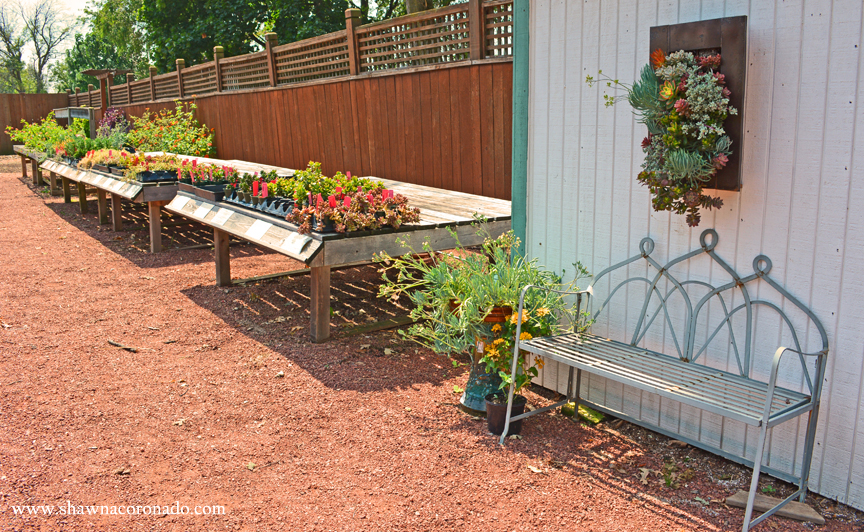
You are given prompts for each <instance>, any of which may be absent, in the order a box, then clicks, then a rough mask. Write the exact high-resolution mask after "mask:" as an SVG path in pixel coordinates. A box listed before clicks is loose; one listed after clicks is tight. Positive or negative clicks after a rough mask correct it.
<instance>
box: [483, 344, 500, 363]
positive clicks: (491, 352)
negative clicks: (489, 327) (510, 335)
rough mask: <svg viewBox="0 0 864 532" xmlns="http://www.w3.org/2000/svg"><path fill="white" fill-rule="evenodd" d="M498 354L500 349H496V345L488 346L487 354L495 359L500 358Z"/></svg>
mask: <svg viewBox="0 0 864 532" xmlns="http://www.w3.org/2000/svg"><path fill="white" fill-rule="evenodd" d="M498 355H499V353H498V349H496V348H495V347H491V346H490V347H488V348H486V356H488V357H489V358H491V359H493V360H494V359H496V358H498Z"/></svg>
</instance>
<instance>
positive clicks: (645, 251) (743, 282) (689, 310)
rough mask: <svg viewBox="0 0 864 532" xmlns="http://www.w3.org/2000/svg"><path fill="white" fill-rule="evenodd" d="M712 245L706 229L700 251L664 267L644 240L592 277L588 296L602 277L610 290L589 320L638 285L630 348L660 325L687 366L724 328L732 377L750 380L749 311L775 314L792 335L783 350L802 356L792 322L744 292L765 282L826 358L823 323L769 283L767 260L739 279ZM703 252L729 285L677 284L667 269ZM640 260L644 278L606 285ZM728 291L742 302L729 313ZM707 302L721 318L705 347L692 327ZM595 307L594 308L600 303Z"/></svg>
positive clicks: (778, 308) (758, 259) (780, 310)
mask: <svg viewBox="0 0 864 532" xmlns="http://www.w3.org/2000/svg"><path fill="white" fill-rule="evenodd" d="M717 241H718V237H717V232H716V231H715V230H714V229H707V230H705V231H703V232H702V234H701V235H700V236H699V242H700V244H701V248H698V249H694V250H692V251H690V252H688V253H685V254H684V255H681V256H680V257H678V258H675V259H672V260H670V261H668V262H666V263H665V264H660V263H659V262H657V261H656V260H655V259H654V258H653V257H652V256H651V253H652V252H653V251H654V241H653V240H652V239H651V238H649V237H646V238H643V239H642V241H641V242H640V243H639V251H640V252H639V254H637V255H634V256H632V257H630V258H629V259H627V260H624V261H622V262H619V263H618V264H614V265H612V266H610V267H609V268H606V269H605V270H603V271H601V272H600V273H598V274H597V275H596V276H595V277H594V279H593V281H592V283H591V287H590V289H589V290H590V292H591V293H592V295H593V294H595V290H596V289H595V287H596V286H598V283H599V282H601V281H603V280H604V278H607V276H608V281H609V282H610V286H609V293H608V296H607V297H606V299H605V300H604V301H602V304H600V307H599V308H598V309H597V310H596V311H594V312H593V313H592V317H593V318H595V319H596V318H597V317H599V316H600V315H601V313H602V312H603V311H604V310H605V309H607V307H608V305H609V303H610V300H611V299H612V297H613V296H614V295H615V294H616V292H618V291H619V290H620V289H621V288H624V287H628V286H631V283H642V284H644V286H645V287H646V290H645V296H644V300H643V301H633V300H632V299H631V300H630V304H631V305H632V304H636V305H639V306H641V311H639V314H637V320H638V321H637V324H636V327H635V329H634V333H633V336H632V338H631V339H629V343H630V344H631V345H634V346H635V345H637V344H639V343H640V342H641V341H642V340H643V339H644V338H645V335H646V333H647V332H648V330H649V329H650V328H651V326H652V325H655V324H658V323H659V324H663V323H665V325H666V326H667V328H668V330H669V332H670V336H671V338H672V341H673V343H674V345H675V347H676V349H677V352H678V356H679V357H680V358H681V360H684V361H690V362H692V361H695V360H696V359H698V358H699V357H700V356H701V355H703V354H704V353H705V352H706V350H707V348H708V346H709V345H710V344H711V343H712V341H713V340H715V339H716V338H718V336H722V335H719V333H720V332H721V331H722V330H724V329H725V330H726V331H728V339H729V342H730V344H731V347H732V352H733V354H734V356H735V360H736V361H737V364H738V371H737V372H738V373H739V374H740V375H741V376H743V377H750V368H751V350H752V345H753V333H754V331H753V328H754V307H757V306H760V307H767V308H770V309H772V310H774V311H776V312H777V313H778V314H779V315H780V317H781V322H782V323H784V324H785V325H786V327H788V330H789V331H790V333H791V338H792V345H788V346H785V347H790V348H792V349H795V350H797V351H799V352H802V351H803V349H802V344H801V341H800V335H799V333H798V332H797V331H796V328H795V326H793V322H792V320H791V319H790V318H789V316H788V315H787V313H786V312H785V311H784V309H783V308H782V307H781V306H780V305H778V304H777V303H775V302H772V301H769V300H767V299H763V298H758V299H754V298H753V297H752V294H751V291H750V290H748V285H753V284H755V283H757V282H759V281H764V282H765V283H767V284H768V285H770V286H771V287H772V288H773V289H774V290H776V291H777V292H778V293H779V294H780V295H781V296H782V297H783V298H785V300H786V301H788V302H789V303H792V304H793V305H794V306H795V307H797V308H798V309H800V310H801V311H802V312H803V313H804V314H805V315H806V317H807V318H808V319H809V320H810V321H811V322H812V323H813V324H814V325H815V327H816V329H817V330H818V332H819V335H820V336H821V340H822V350H821V351H820V352H822V353H825V354H827V353H828V336H827V334H826V333H825V328H824V327H823V326H822V323H821V322H820V321H819V319H818V318H817V317H816V315H815V314H813V312H812V311H811V310H810V309H809V308H807V306H805V305H804V304H803V303H801V301H799V300H798V299H797V298H795V297H794V296H792V294H790V293H789V292H788V291H787V290H786V289H785V288H784V287H783V286H781V285H780V284H779V283H777V281H775V280H774V279H772V278H771V276H770V275H769V272H770V271H771V259H769V258H768V257H766V256H765V255H758V256H757V257H756V258H755V259H753V273H752V274H750V275H747V276H742V275H739V274H738V273H737V272H736V271H735V270H734V269H733V268H732V267H731V266H730V265H729V264H728V263H727V262H726V261H724V260H723V259H722V258H720V257H719V256H717V254H716V253H715V251H714V248H715V247H716V246H717ZM703 253H704V254H707V255H708V256H709V257H710V258H711V260H713V261H714V263H716V264H717V265H719V266H720V268H722V269H723V270H724V271H725V272H726V273H728V275H729V281H728V282H727V283H725V284H723V285H720V286H714V285H712V284H710V283H708V282H705V281H700V280H679V279H678V278H676V277H675V275H673V274H672V273H671V272H670V269H671V268H673V267H674V266H675V265H677V264H679V263H682V262H684V261H687V260H689V259H691V258H694V257H697V256H699V255H702V254H703ZM639 260H645V261H646V262H647V265H648V272H649V273H648V274H647V275H644V276H637V277H630V278H628V279H625V280H623V281H620V282H618V284H616V285H615V286H612V285H611V282H613V281H612V275H610V274H612V273H613V272H615V271H616V270H619V269H621V268H626V267H627V266H628V265H630V264H632V263H634V262H637V261H639ZM688 288H691V289H692V288H698V289H699V290H698V292H699V294H698V295H697V296H695V297H694V296H693V295H692V294H691V293H688ZM751 288H752V286H751ZM625 291H626V290H625ZM733 292H737V293H740V295H741V296H742V298H743V303H741V304H740V305H738V306H736V307H734V308H732V307H731V306H730V305H729V304H728V301H727V299H730V296H731V294H732V293H733ZM595 297H596V296H595ZM592 299H594V298H592ZM672 300H677V307H676V308H675V310H673V311H671V312H670V306H669V303H670V301H672ZM712 300H715V301H717V300H719V302H720V308H721V309H722V315H721V316H720V319H712V320H711V321H712V322H713V323H710V324H708V332H707V337H706V338H707V339H706V340H705V341H704V342H701V343H699V344H697V342H696V336H697V334H696V333H697V322H698V320H699V317H700V312H702V311H703V310H704V309H706V308H707V307H708V303H709V302H710V301H712ZM594 303H599V300H597V301H595V302H594ZM715 308H716V305H715ZM682 309H683V314H684V316H683V319H680V320H674V319H673V315H676V314H680V313H681V310H682ZM741 312H743V313H744V315H745V324H744V336H745V338H744V339H743V340H744V341H743V344H741V342H740V340H741V339H740V338H737V340H739V341H736V335H735V330H733V329H734V328H733V322H732V320H733V317H735V316H736V315H739V314H740V313H741ZM658 320H659V321H658ZM676 323H677V324H678V327H676V326H675V324H676ZM739 337H740V329H739ZM739 344H741V345H739ZM777 347H779V346H777ZM772 353H773V351H772ZM799 358H800V360H801V364H802V367H803V369H804V375H805V378H806V380H807V385H808V386H809V387H810V389H811V391H812V389H813V383H812V382H811V376H810V372H809V371H808V370H807V366H806V364H805V363H804V361H805V358H804V357H803V356H800V357H799Z"/></svg>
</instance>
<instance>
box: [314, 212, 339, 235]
mask: <svg viewBox="0 0 864 532" xmlns="http://www.w3.org/2000/svg"><path fill="white" fill-rule="evenodd" d="M319 224H320V225H319ZM312 229H313V231H315V232H316V233H335V232H336V224H334V223H333V220H331V219H330V217H329V216H327V217H325V218H320V219H319V218H318V217H317V216H313V217H312Z"/></svg>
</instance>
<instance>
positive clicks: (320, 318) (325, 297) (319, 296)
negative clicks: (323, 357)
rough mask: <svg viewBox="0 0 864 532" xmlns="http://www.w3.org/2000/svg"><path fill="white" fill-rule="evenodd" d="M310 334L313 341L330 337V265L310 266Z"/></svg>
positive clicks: (318, 341) (325, 339) (322, 340)
mask: <svg viewBox="0 0 864 532" xmlns="http://www.w3.org/2000/svg"><path fill="white" fill-rule="evenodd" d="M311 271H312V290H311V300H312V301H311V302H310V305H311V308H310V309H309V310H310V313H311V314H312V320H311V334H312V341H313V342H315V343H321V342H326V341H327V339H328V338H330V266H317V267H312V268H311Z"/></svg>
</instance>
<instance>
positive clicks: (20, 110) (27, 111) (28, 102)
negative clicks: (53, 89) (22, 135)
mask: <svg viewBox="0 0 864 532" xmlns="http://www.w3.org/2000/svg"><path fill="white" fill-rule="evenodd" d="M69 99H70V95H67V94H65V93H63V94H0V155H10V154H12V139H10V138H9V135H7V134H6V132H5V131H6V126H12V127H14V128H16V129H17V128H20V127H21V120H26V121H27V122H38V121H40V120H42V119H43V118H45V117H46V116H48V113H50V112H51V111H53V110H54V109H60V108H62V107H68V106H69Z"/></svg>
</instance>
